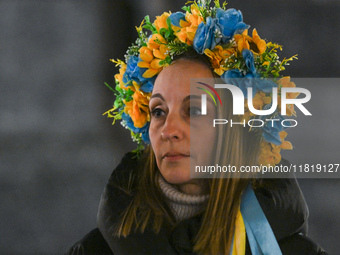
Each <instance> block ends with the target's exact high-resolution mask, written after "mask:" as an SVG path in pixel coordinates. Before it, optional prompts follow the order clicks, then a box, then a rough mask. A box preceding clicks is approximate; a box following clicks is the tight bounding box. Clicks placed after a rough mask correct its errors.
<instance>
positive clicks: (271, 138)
mask: <svg viewBox="0 0 340 255" xmlns="http://www.w3.org/2000/svg"><path fill="white" fill-rule="evenodd" d="M269 107H270V105H266V106H265V107H263V109H264V110H267V109H268V108H269ZM261 119H262V120H263V121H265V119H268V116H261ZM273 119H276V120H275V121H265V124H264V125H263V127H261V129H262V131H263V132H262V136H263V138H264V139H265V140H266V141H267V142H269V143H273V144H275V145H280V144H281V143H282V142H281V138H280V132H281V131H283V130H284V129H286V127H284V126H282V124H281V122H282V121H283V120H284V119H285V118H284V117H283V116H282V115H281V114H277V115H275V117H274V118H273ZM286 126H287V125H286Z"/></svg>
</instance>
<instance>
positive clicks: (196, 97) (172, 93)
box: [149, 59, 215, 193]
mask: <svg viewBox="0 0 340 255" xmlns="http://www.w3.org/2000/svg"><path fill="white" fill-rule="evenodd" d="M191 78H213V75H212V72H211V71H210V69H209V68H208V67H207V66H205V65H204V64H202V63H199V62H195V61H192V60H187V59H180V60H177V61H175V62H174V63H173V64H172V65H170V66H169V67H167V68H165V69H164V70H163V71H162V72H161V73H160V74H159V75H158V77H157V79H156V81H155V86H154V89H153V92H152V96H151V98H150V103H149V107H150V113H151V123H150V129H149V134H150V141H151V146H152V148H153V151H154V153H155V157H156V162H157V166H158V168H159V170H160V172H161V174H162V175H163V177H164V178H165V180H166V181H167V182H169V183H172V184H177V185H179V187H180V189H181V187H186V188H185V189H184V188H183V189H181V190H182V191H183V192H185V191H188V192H187V193H201V189H200V187H199V186H200V183H202V182H201V181H198V180H197V179H191V178H190V161H191V164H194V165H197V166H200V165H206V164H207V162H210V159H211V156H212V152H213V144H214V143H213V142H212V141H214V140H215V129H214V127H213V125H212V119H211V122H210V121H207V118H211V116H214V114H210V115H209V116H208V115H201V113H200V111H201V97H200V95H201V94H202V90H199V89H191V90H190V79H191ZM207 107H208V111H210V112H215V107H214V105H213V103H211V102H209V100H208V103H207ZM190 121H191V123H190ZM190 124H191V129H190ZM202 125H203V126H202ZM190 131H191V135H192V137H193V138H195V139H192V141H190ZM190 142H191V144H190ZM190 145H191V146H190ZM207 151H208V152H209V153H207ZM188 187H189V188H188Z"/></svg>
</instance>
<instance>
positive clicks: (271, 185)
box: [67, 153, 326, 255]
mask: <svg viewBox="0 0 340 255" xmlns="http://www.w3.org/2000/svg"><path fill="white" fill-rule="evenodd" d="M133 157H134V154H133V153H128V154H126V155H125V156H124V158H123V160H122V162H121V163H120V164H119V165H118V166H117V168H116V169H115V170H114V171H113V173H112V175H111V177H110V179H109V183H108V184H107V186H106V187H105V190H104V192H103V195H102V198H101V202H100V206H99V211H98V219H97V220H98V228H96V229H94V230H92V231H91V232H90V233H88V234H87V235H86V236H85V237H84V238H83V239H81V240H80V241H78V242H77V243H76V244H74V245H73V246H72V247H71V248H70V250H69V251H68V252H67V255H85V254H86V255H89V254H114V255H131V254H162V255H166V254H169V255H170V254H173V255H174V254H194V253H193V251H192V248H193V245H192V240H193V237H194V236H195V234H196V233H197V232H198V230H199V227H200V216H196V217H193V218H190V219H188V220H184V221H182V222H180V223H178V225H177V226H176V227H175V228H174V230H173V231H172V232H171V234H170V235H169V234H166V233H165V231H162V230H161V232H160V233H158V234H156V233H154V232H153V231H152V230H146V231H145V232H144V233H143V234H139V233H137V234H130V235H129V236H128V237H127V238H117V237H114V236H113V231H114V225H115V224H116V223H117V219H118V218H119V216H120V214H121V213H122V212H123V211H124V210H125V208H126V207H127V206H128V205H129V203H130V202H131V199H132V196H131V195H127V194H126V193H124V192H123V191H122V190H121V189H119V188H118V187H117V186H119V184H122V183H126V182H128V180H129V179H130V178H131V177H134V176H136V172H137V171H138V169H139V167H140V166H139V164H140V162H139V161H138V160H137V159H135V158H133ZM255 195H256V197H257V199H258V201H259V203H260V205H261V207H262V210H263V211H264V213H265V215H266V217H267V220H268V222H269V223H270V225H271V228H272V230H273V232H274V234H275V237H276V239H277V240H278V243H279V246H280V248H281V251H282V254H284V255H307V254H308V255H313V254H326V253H325V252H324V251H323V249H322V248H321V247H319V246H318V245H317V244H316V243H315V242H313V241H312V240H311V239H309V238H308V237H307V236H306V229H307V218H308V208H307V205H306V203H305V200H304V198H303V195H302V193H301V190H300V188H299V186H298V184H297V182H296V180H295V179H293V178H290V179H264V180H263V185H262V188H259V189H256V190H255ZM248 254H251V251H250V247H249V244H248V240H247V247H246V255H248Z"/></svg>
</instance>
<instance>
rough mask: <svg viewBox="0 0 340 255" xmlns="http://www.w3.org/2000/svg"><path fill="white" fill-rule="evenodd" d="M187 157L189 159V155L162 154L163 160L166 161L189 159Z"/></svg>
mask: <svg viewBox="0 0 340 255" xmlns="http://www.w3.org/2000/svg"><path fill="white" fill-rule="evenodd" d="M189 157H190V155H189V154H184V153H176V152H168V153H165V154H164V156H163V160H166V161H177V160H181V159H184V158H189Z"/></svg>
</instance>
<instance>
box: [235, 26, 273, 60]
mask: <svg viewBox="0 0 340 255" xmlns="http://www.w3.org/2000/svg"><path fill="white" fill-rule="evenodd" d="M234 40H235V42H236V43H237V49H238V51H239V52H242V51H243V50H244V49H247V50H251V51H252V52H253V53H255V54H258V55H262V54H263V53H264V52H265V51H266V48H267V45H266V42H265V40H263V39H261V37H260V36H259V35H258V33H257V31H256V29H254V30H253V34H252V37H250V36H249V35H248V30H244V32H243V33H242V34H236V35H235V36H234Z"/></svg>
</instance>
